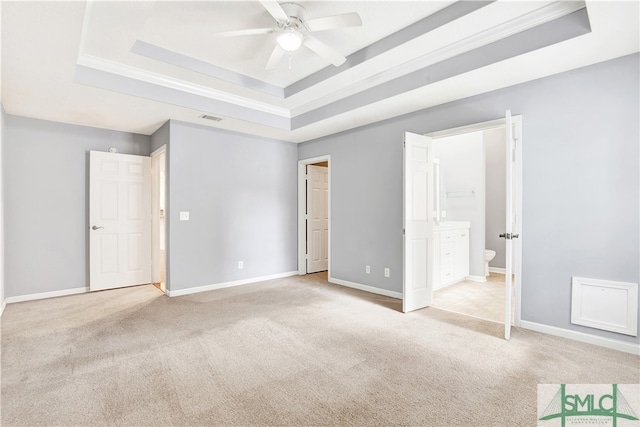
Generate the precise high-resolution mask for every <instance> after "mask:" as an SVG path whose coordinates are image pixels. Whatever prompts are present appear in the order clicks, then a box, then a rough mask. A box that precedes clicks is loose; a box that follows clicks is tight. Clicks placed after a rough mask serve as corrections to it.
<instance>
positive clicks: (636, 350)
mask: <svg viewBox="0 0 640 427" xmlns="http://www.w3.org/2000/svg"><path fill="white" fill-rule="evenodd" d="M520 327H521V328H524V329H530V330H532V331H536V332H542V333H544V334H549V335H555V336H557V337H562V338H568V339H571V340H575V341H580V342H584V343H587V344H595V345H599V346H600V347H606V348H610V349H612V350H618V351H623V352H625V353H631V354H635V355H639V356H640V344H634V343H629V342H624V341H618V340H613V339H611V338H604V337H599V336H595V335H590V334H585V333H584V332H577V331H571V330H569V329H563V328H558V327H555V326H548V325H543V324H541V323H536V322H529V321H527V320H521V321H520Z"/></svg>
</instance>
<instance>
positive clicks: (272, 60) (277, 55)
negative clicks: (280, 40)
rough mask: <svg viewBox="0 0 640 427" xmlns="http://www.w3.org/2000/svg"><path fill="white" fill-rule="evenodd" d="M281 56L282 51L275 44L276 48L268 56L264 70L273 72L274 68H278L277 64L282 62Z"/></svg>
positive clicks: (282, 54)
mask: <svg viewBox="0 0 640 427" xmlns="http://www.w3.org/2000/svg"><path fill="white" fill-rule="evenodd" d="M283 56H284V49H282V48H281V47H280V46H279V45H277V44H276V47H274V48H273V52H271V56H269V60H268V61H267V65H265V66H264V68H265V70H273V69H274V68H276V67H277V66H278V63H279V62H280V61H281V60H282V57H283Z"/></svg>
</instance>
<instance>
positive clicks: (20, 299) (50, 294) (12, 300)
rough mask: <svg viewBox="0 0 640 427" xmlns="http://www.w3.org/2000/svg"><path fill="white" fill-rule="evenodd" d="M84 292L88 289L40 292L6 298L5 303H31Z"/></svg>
mask: <svg viewBox="0 0 640 427" xmlns="http://www.w3.org/2000/svg"><path fill="white" fill-rule="evenodd" d="M86 292H89V288H88V287H84V288H72V289H64V290H62V291H51V292H40V293H37V294H28V295H20V296H17V297H8V298H7V299H6V300H5V303H7V304H13V303H16V302H24V301H33V300H37V299H46V298H55V297H64V296H67V295H76V294H84V293H86Z"/></svg>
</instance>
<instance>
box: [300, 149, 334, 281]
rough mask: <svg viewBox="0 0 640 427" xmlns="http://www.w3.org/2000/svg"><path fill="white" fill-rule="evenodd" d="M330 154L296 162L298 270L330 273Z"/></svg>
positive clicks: (329, 275)
mask: <svg viewBox="0 0 640 427" xmlns="http://www.w3.org/2000/svg"><path fill="white" fill-rule="evenodd" d="M330 194H331V165H330V156H321V157H315V158H312V159H306V160H300V161H299V162H298V274H300V275H303V274H309V273H318V272H322V271H327V275H328V277H331V274H330V269H331V232H330V229H331V228H330V223H331V220H330V212H331V197H330Z"/></svg>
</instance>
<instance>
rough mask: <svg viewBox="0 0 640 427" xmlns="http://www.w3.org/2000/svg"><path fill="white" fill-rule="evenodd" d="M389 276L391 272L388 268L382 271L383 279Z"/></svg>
mask: <svg viewBox="0 0 640 427" xmlns="http://www.w3.org/2000/svg"><path fill="white" fill-rule="evenodd" d="M389 276H391V271H390V270H389V269H388V268H385V269H384V277H389Z"/></svg>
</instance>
